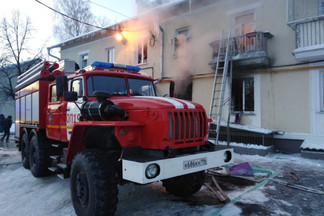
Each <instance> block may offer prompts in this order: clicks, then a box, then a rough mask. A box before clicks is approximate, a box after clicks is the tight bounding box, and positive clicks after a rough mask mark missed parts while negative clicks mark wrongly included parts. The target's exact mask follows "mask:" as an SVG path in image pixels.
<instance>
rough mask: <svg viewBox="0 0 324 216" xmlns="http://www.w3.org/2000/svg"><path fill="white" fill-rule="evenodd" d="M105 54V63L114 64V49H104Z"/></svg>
mask: <svg viewBox="0 0 324 216" xmlns="http://www.w3.org/2000/svg"><path fill="white" fill-rule="evenodd" d="M106 52H107V62H110V63H114V62H115V48H114V47H111V48H108V49H106Z"/></svg>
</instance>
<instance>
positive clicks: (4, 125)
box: [1, 116, 12, 142]
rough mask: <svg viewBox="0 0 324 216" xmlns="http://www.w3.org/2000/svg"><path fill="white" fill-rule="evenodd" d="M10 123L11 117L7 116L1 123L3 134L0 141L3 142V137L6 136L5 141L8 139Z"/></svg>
mask: <svg viewBox="0 0 324 216" xmlns="http://www.w3.org/2000/svg"><path fill="white" fill-rule="evenodd" d="M11 125H12V117H11V116H8V117H7V118H6V120H5V122H4V124H3V130H4V135H3V137H2V138H1V142H3V140H4V138H5V137H6V136H7V139H6V141H7V142H8V141H9V134H10V128H11Z"/></svg>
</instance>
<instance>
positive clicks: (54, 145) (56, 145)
mask: <svg viewBox="0 0 324 216" xmlns="http://www.w3.org/2000/svg"><path fill="white" fill-rule="evenodd" d="M60 146H61V145H60V144H56V143H52V147H54V148H58V147H60Z"/></svg>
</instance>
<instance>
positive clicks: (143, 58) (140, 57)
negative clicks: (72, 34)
mask: <svg viewBox="0 0 324 216" xmlns="http://www.w3.org/2000/svg"><path fill="white" fill-rule="evenodd" d="M136 59H137V64H145V63H147V43H146V42H141V43H139V44H138V46H137V52H136Z"/></svg>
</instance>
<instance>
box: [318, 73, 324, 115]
mask: <svg viewBox="0 0 324 216" xmlns="http://www.w3.org/2000/svg"><path fill="white" fill-rule="evenodd" d="M319 95H320V111H321V112H324V71H322V72H320V94H319Z"/></svg>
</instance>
